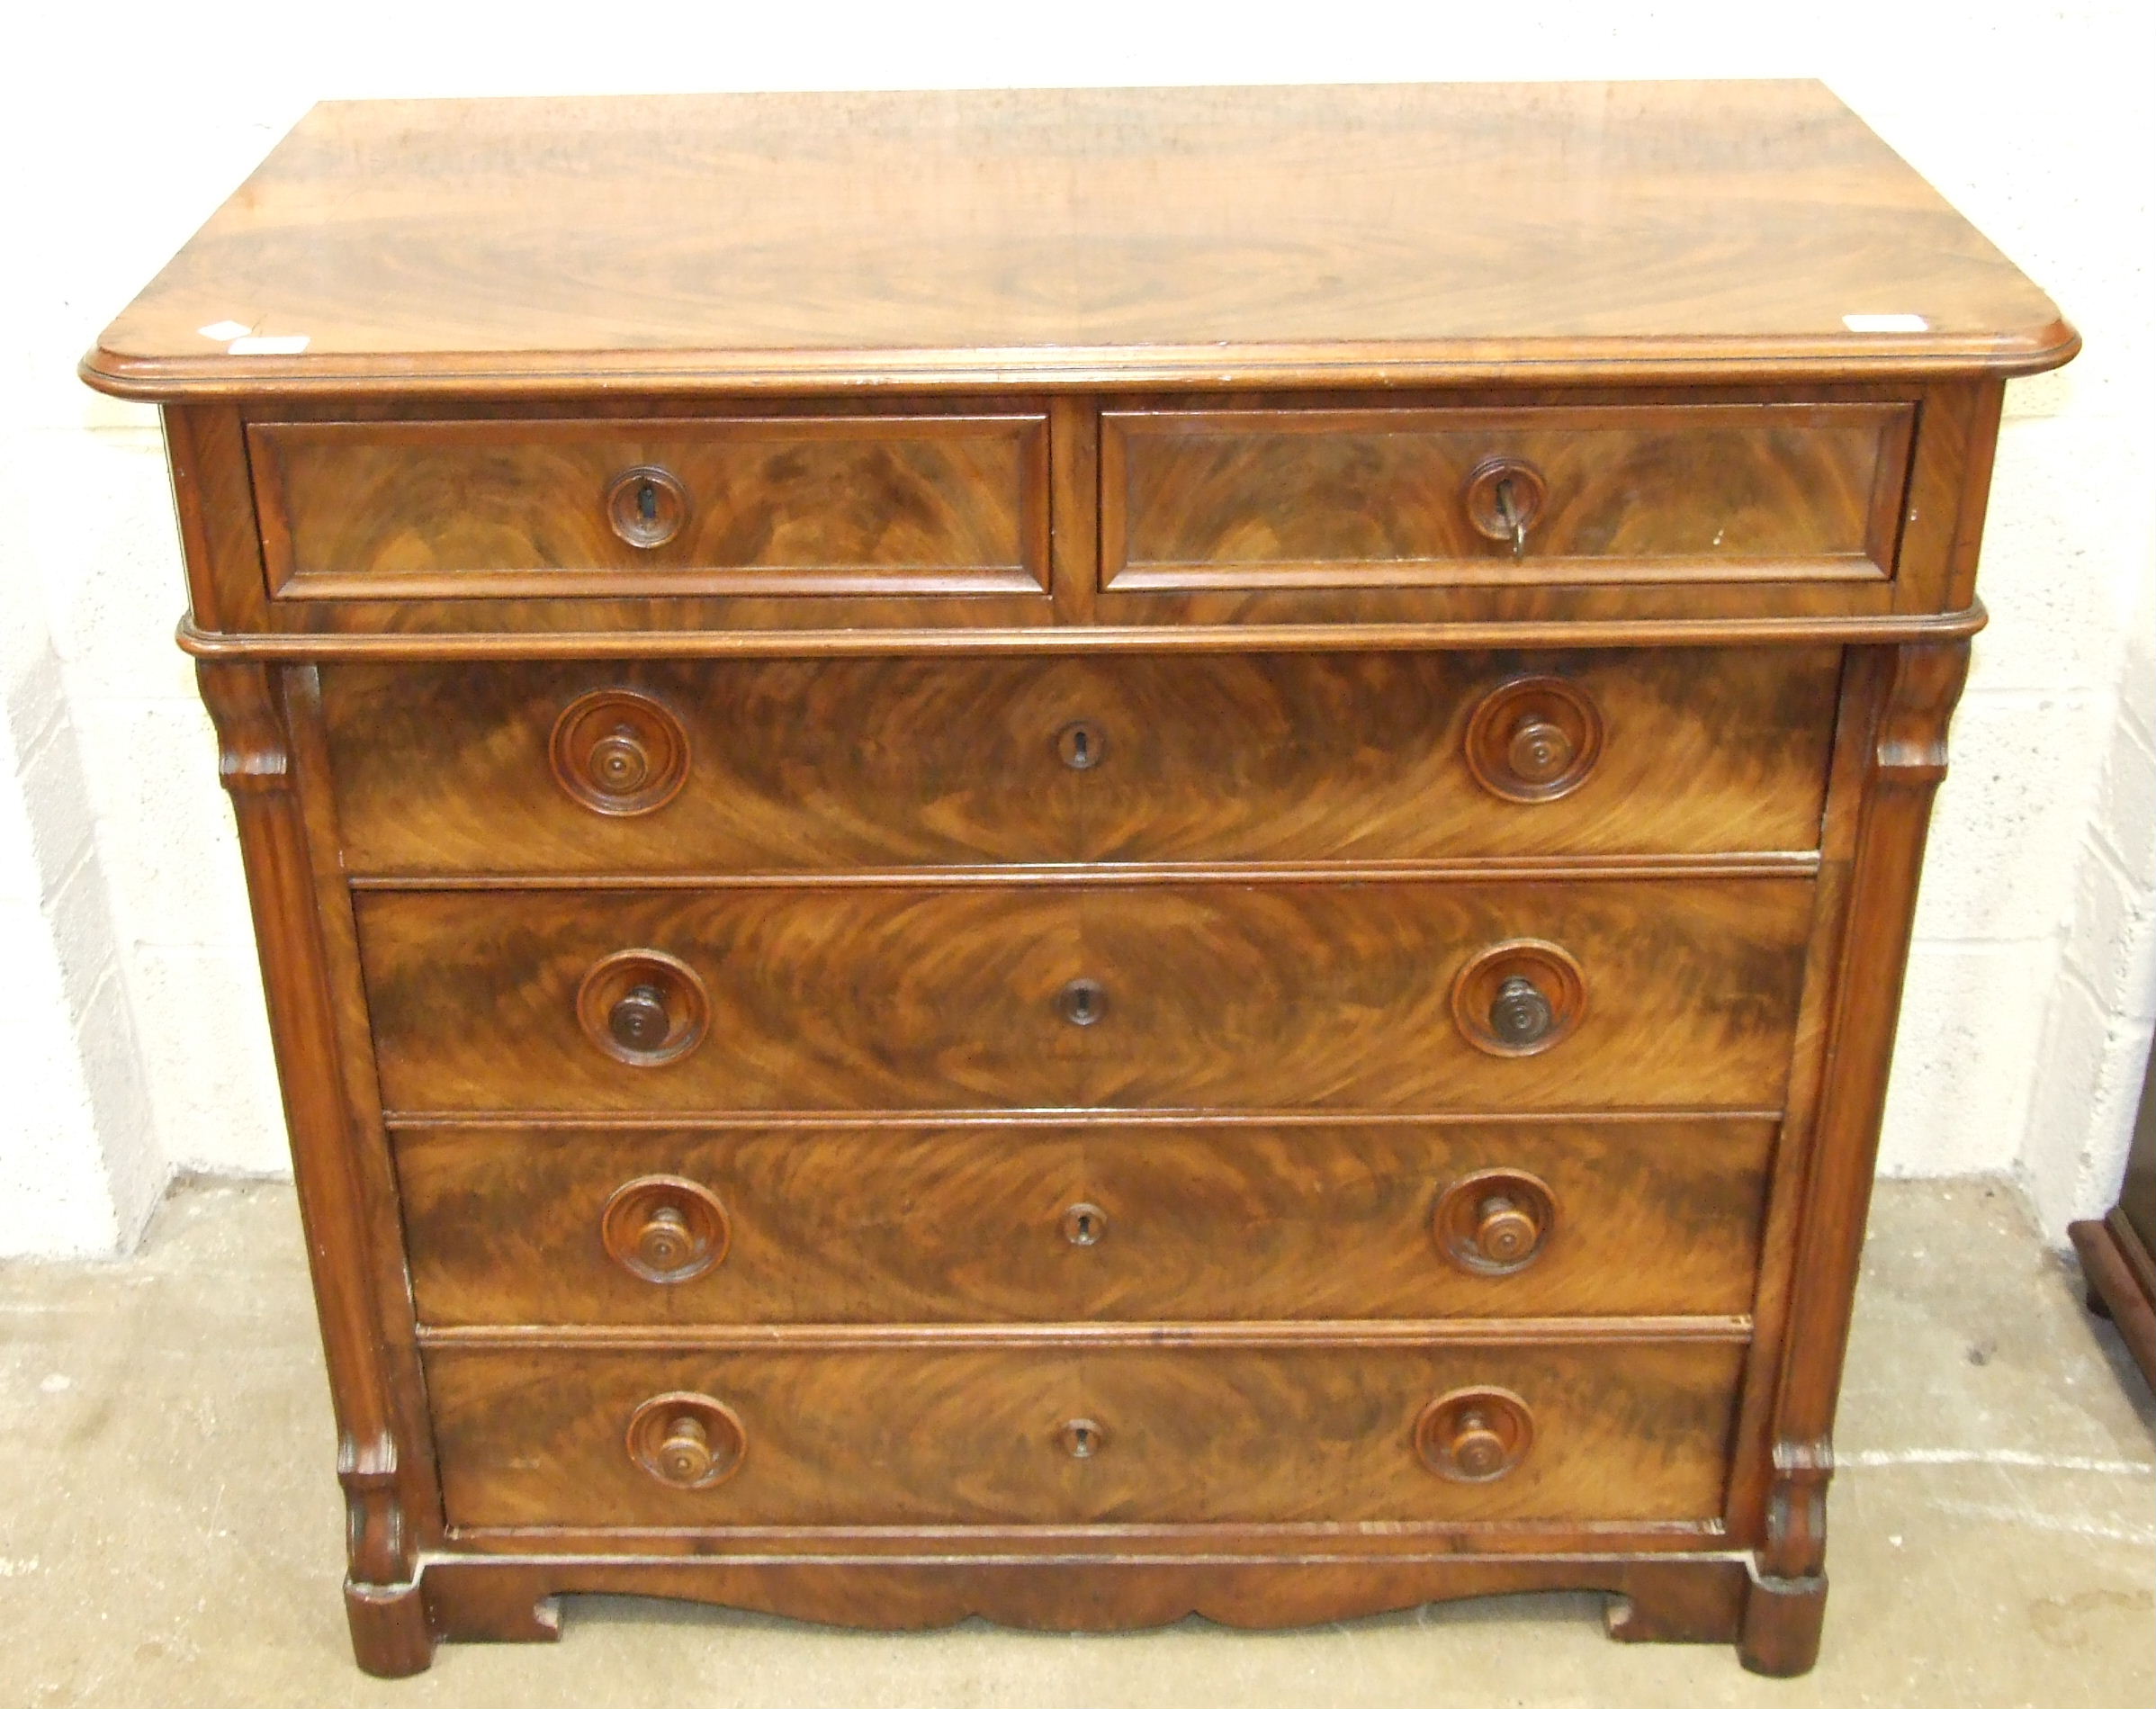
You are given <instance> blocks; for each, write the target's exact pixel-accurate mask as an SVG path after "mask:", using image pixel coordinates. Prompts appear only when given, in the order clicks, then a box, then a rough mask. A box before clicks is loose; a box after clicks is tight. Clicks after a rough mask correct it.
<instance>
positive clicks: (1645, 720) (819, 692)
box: [322, 648, 1841, 875]
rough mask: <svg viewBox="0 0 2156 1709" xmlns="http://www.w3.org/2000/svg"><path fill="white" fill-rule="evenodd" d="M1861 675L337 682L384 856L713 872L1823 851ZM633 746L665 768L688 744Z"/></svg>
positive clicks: (492, 864) (586, 672)
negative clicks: (1559, 698)
mask: <svg viewBox="0 0 2156 1709" xmlns="http://www.w3.org/2000/svg"><path fill="white" fill-rule="evenodd" d="M1840 671H1841V658H1840V653H1839V652H1838V651H1837V650H1833V649H1824V648H1811V649H1783V650H1768V649H1749V650H1738V651H1730V652H1689V653H1687V652H1639V653H1623V652H1616V653H1586V652H1575V653H1559V654H1535V653H1485V654H1465V655H1462V654H1449V653H1424V652H1406V653H1363V654H1350V655H1339V656H1327V655H1323V654H1319V655H1299V654H1288V653H1272V654H1239V655H1229V656H1225V657H1220V658H1197V659H1180V658H1179V659H1157V658H1145V657H1132V656H1114V657H1108V658H1101V659H1069V660H1056V661H1040V660H1035V659H1027V660H1019V659H1011V660H980V659H953V660H948V661H937V660H923V659H916V658H904V657H900V658H887V659H876V660H859V661H794V660H780V661H757V662H754V663H741V664H710V665H692V664H684V663H678V662H673V661H660V660H651V661H636V662H633V663H624V664H620V665H613V666H606V665H591V664H579V663H567V664H561V665H538V664H523V665H516V666H484V667H477V666H434V667H427V668H424V669H419V668H410V667H407V668H401V669H389V668H378V667H366V666H359V665H339V666H333V667H331V668H329V669H328V670H325V671H324V672H323V686H322V693H323V701H324V705H325V706H326V708H327V712H328V731H329V742H330V749H331V752H332V754H333V756H334V760H335V763H336V767H337V777H338V782H339V786H340V802H341V805H342V810H343V820H344V827H345V836H346V860H347V863H348V865H349V867H350V868H351V869H352V870H353V871H355V872H357V873H362V874H407V875H418V874H453V873H459V872H463V873H475V872H504V873H516V872H526V873H548V872H559V873H577V872H586V873H632V872H646V873H664V872H679V873H699V872H701V873H715V872H723V871H740V872H748V871H760V870H789V869H792V870H799V869H803V868H877V867H905V866H915V865H972V864H976V863H980V862H1000V861H1011V862H1062V861H1071V860H1086V861H1133V862H1135V861H1163V860H1181V861H1190V860H1271V861H1296V860H1332V859H1360V860H1414V859H1423V860H1431V859H1449V858H1457V857H1463V856H1482V855H1524V856H1535V855H1560V854H1589V855H1622V854H1650V853H1651V854H1663V853H1683V854H1691V853H1734V852H1740V851H1748V850H1807V849H1810V848H1813V847H1815V846H1816V844H1817V842H1818V841H1819V810H1820V805H1821V802H1822V800H1823V797H1824V790H1825V787H1826V756H1827V748H1828V742H1829V740H1830V738H1831V735H1832V732H1833V720H1834V707H1835V702H1836V697H1837V691H1838V685H1839V680H1840ZM1534 679H1558V680H1559V681H1561V682H1562V683H1564V684H1566V685H1567V686H1568V688H1569V689H1570V690H1571V691H1572V692H1573V693H1574V694H1575V695H1576V696H1577V697H1578V698H1579V699H1580V700H1581V701H1582V702H1584V703H1585V705H1586V708H1587V715H1588V716H1590V717H1592V719H1593V720H1594V721H1595V725H1596V727H1597V732H1598V735H1597V741H1596V749H1597V751H1596V752H1595V754H1594V755H1593V756H1592V760H1591V763H1590V764H1589V765H1588V766H1587V767H1586V769H1584V770H1583V771H1582V773H1581V775H1580V776H1579V777H1578V778H1577V782H1576V783H1574V784H1573V785H1572V787H1567V788H1565V789H1564V790H1563V791H1562V792H1561V793H1560V794H1558V795H1555V796H1546V797H1544V798H1539V799H1532V800H1528V801H1524V802H1523V801H1518V800H1512V799H1507V798H1506V797H1505V796H1503V795H1500V794H1499V793H1497V791H1498V790H1499V789H1501V788H1503V787H1505V786H1506V785H1507V784H1508V783H1509V782H1512V781H1515V780H1516V773H1515V771H1514V766H1515V765H1516V763H1517V761H1516V758H1515V756H1514V755H1513V754H1512V753H1511V752H1510V751H1509V750H1510V744H1511V743H1512V742H1513V741H1514V737H1515V736H1516V735H1517V734H1518V732H1519V726H1520V724H1521V722H1522V720H1523V718H1528V717H1530V716H1531V715H1532V714H1534V712H1535V711H1536V706H1534V705H1529V704H1517V705H1514V706H1513V707H1512V710H1511V712H1510V713H1509V714H1506V713H1505V707H1504V706H1499V707H1497V708H1496V710H1497V711H1498V712H1499V713H1500V714H1504V715H1503V716H1502V718H1501V720H1500V724H1501V727H1497V728H1495V729H1493V731H1492V732H1491V733H1490V736H1489V738H1488V740H1487V742H1486V743H1485V744H1484V745H1483V749H1482V750H1481V751H1479V752H1478V751H1477V750H1476V749H1474V748H1472V747H1471V745H1470V728H1471V726H1472V725H1473V724H1474V721H1475V720H1476V719H1477V718H1478V716H1480V715H1482V713H1483V710H1484V708H1485V706H1487V704H1488V703H1489V702H1490V700H1491V698H1492V697H1494V696H1499V695H1500V694H1501V691H1504V690H1505V689H1507V688H1508V686H1509V685H1512V684H1515V683H1519V682H1521V681H1523V680H1534ZM608 692H615V693H628V694H633V695H637V696H640V697H643V698H644V699H645V700H647V701H649V702H651V703H654V704H655V705H656V706H657V707H659V708H660V713H659V716H660V717H661V718H666V719H670V720H671V721H672V724H673V725H674V727H676V728H678V730H679V732H680V742H681V745H682V747H683V750H684V754H683V760H682V763H683V765H684V767H685V771H684V776H683V781H682V782H681V783H680V784H679V785H678V786H677V787H676V788H675V791H674V793H672V794H671V795H669V796H668V797H667V799H666V800H664V801H663V802H661V803H659V804H656V805H657V808H658V810H656V811H638V812H634V813H628V814H620V813H609V812H608V811H606V807H607V805H608V804H607V803H606V801H605V800H604V799H603V798H597V797H599V796H601V791H600V790H599V788H598V787H597V786H590V787H586V786H584V785H580V784H579V781H578V779H579V778H581V777H583V776H584V773H583V772H582V771H581V770H580V769H579V770H572V771H571V772H570V775H569V777H568V778H567V783H566V787H565V785H564V780H563V778H562V777H561V774H560V772H559V769H558V768H557V767H556V766H555V765H554V764H553V763H552V760H551V759H550V744H552V742H553V741H554V733H555V731H556V729H557V727H558V726H559V724H560V723H561V719H562V717H563V716H564V715H565V714H566V713H567V712H568V710H569V708H570V706H572V705H575V704H577V703H579V701H580V700H582V698H583V697H586V696H588V695H594V694H603V693H608ZM1511 700H1512V701H1516V700H1517V697H1516V695H1515V696H1513V697H1511ZM1508 704H1510V702H1508ZM624 717H626V718H627V719H628V721H629V722H631V723H632V724H641V723H642V720H643V717H644V715H641V714H638V713H636V712H635V711H634V710H633V709H631V711H630V712H628V713H626V714H617V715H615V716H613V717H611V718H610V719H609V720H608V721H607V727H608V729H612V728H614V727H616V726H618V724H620V723H621V722H623V719H624ZM632 735H633V738H634V739H635V740H636V741H637V742H639V743H640V744H641V749H640V751H641V752H642V766H641V769H640V777H641V776H642V773H643V772H648V771H649V769H650V768H651V767H652V766H654V765H657V764H659V763H660V758H661V757H662V755H661V749H662V746H663V744H664V742H666V741H667V740H669V738H667V737H665V736H663V735H660V734H657V733H643V732H641V731H632ZM1077 741H1085V742H1091V744H1092V745H1091V748H1090V749H1088V750H1087V751H1085V752H1083V753H1082V754H1081V753H1078V752H1076V751H1070V750H1071V743H1072V742H1077ZM585 759H586V760H587V761H588V753H587V754H586V755H585ZM1078 762H1082V763H1078ZM646 787H647V785H646V783H645V782H643V781H639V782H637V783H635V784H634V785H633V786H632V787H631V792H632V793H637V792H641V791H642V790H644V789H645V788H646Z"/></svg>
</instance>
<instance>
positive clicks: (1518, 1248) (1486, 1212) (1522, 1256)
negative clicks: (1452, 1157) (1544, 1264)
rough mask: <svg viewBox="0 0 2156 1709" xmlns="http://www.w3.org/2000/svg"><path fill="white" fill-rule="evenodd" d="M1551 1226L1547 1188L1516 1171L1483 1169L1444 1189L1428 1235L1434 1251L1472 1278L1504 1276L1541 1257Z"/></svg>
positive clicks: (1552, 1201)
mask: <svg viewBox="0 0 2156 1709" xmlns="http://www.w3.org/2000/svg"><path fill="white" fill-rule="evenodd" d="M1556 1226H1557V1197H1556V1195H1555V1194H1554V1193H1552V1192H1550V1183H1548V1182H1546V1181H1543V1180H1542V1179H1541V1177H1540V1176H1537V1175H1531V1174H1527V1173H1526V1172H1525V1171H1524V1170H1521V1169H1484V1170H1480V1171H1478V1172H1477V1173H1476V1174H1471V1175H1467V1176H1464V1177H1462V1178H1461V1179H1460V1180H1458V1181H1455V1182H1454V1183H1452V1184H1451V1186H1449V1187H1447V1188H1446V1189H1445V1191H1444V1192H1443V1193H1442V1195H1441V1196H1440V1197H1439V1199H1438V1201H1437V1210H1436V1214H1435V1215H1434V1217H1433V1219H1432V1223H1431V1232H1432V1233H1433V1235H1435V1236H1436V1237H1437V1245H1438V1249H1439V1250H1440V1251H1442V1253H1443V1254H1444V1255H1445V1256H1446V1257H1447V1258H1449V1259H1451V1261H1452V1262H1453V1263H1454V1264H1457V1265H1459V1266H1460V1268H1461V1269H1462V1270H1465V1271H1467V1272H1468V1273H1470V1274H1472V1275H1478V1276H1508V1275H1510V1274H1512V1273H1514V1271H1516V1270H1524V1269H1526V1268H1527V1266H1528V1265H1529V1264H1532V1263H1533V1262H1534V1261H1535V1260H1536V1259H1537V1258H1539V1257H1541V1255H1542V1251H1543V1248H1544V1247H1546V1246H1548V1245H1549V1244H1550V1230H1551V1229H1552V1228H1555V1227H1556Z"/></svg>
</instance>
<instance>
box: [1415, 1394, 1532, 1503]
mask: <svg viewBox="0 0 2156 1709" xmlns="http://www.w3.org/2000/svg"><path fill="white" fill-rule="evenodd" d="M1533 1443H1534V1417H1533V1415H1532V1414H1531V1413H1530V1412H1529V1411H1528V1409H1527V1403H1526V1402H1525V1401H1524V1400H1523V1399H1520V1397H1519V1396H1518V1395H1516V1394H1514V1393H1513V1392H1512V1391H1511V1390H1508V1389H1458V1390H1454V1391H1453V1392H1452V1393H1451V1394H1449V1395H1442V1396H1440V1397H1439V1398H1438V1399H1435V1400H1433V1401H1432V1402H1431V1403H1430V1404H1429V1405H1428V1406H1427V1407H1425V1408H1423V1416H1422V1417H1420V1418H1418V1419H1416V1420H1415V1449H1416V1451H1417V1452H1418V1453H1420V1454H1421V1455H1422V1457H1423V1463H1424V1464H1425V1465H1427V1466H1428V1467H1429V1468H1430V1470H1431V1471H1434V1472H1436V1473H1437V1475H1438V1476H1439V1477H1441V1478H1445V1479H1449V1480H1451V1481H1452V1482H1454V1483H1491V1482H1494V1481H1496V1480H1497V1479H1499V1478H1502V1477H1504V1476H1505V1473H1507V1472H1508V1471H1512V1469H1513V1468H1514V1466H1516V1465H1518V1464H1519V1463H1520V1462H1521V1461H1522V1460H1523V1459H1524V1458H1526V1455H1527V1451H1528V1449H1529V1448H1530V1447H1532V1445H1533Z"/></svg>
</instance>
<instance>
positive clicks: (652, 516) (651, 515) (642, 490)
mask: <svg viewBox="0 0 2156 1709" xmlns="http://www.w3.org/2000/svg"><path fill="white" fill-rule="evenodd" d="M636 514H637V515H638V516H640V517H642V518H643V519H644V520H645V521H646V522H656V521H658V520H659V489H658V488H657V487H654V486H653V485H652V484H651V482H650V481H645V482H644V483H643V484H642V486H640V487H639V488H637V489H636Z"/></svg>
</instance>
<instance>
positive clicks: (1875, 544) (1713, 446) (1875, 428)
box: [1101, 403, 1916, 589]
mask: <svg viewBox="0 0 2156 1709" xmlns="http://www.w3.org/2000/svg"><path fill="white" fill-rule="evenodd" d="M1915 414H1916V412H1915V408H1914V406H1913V405H1910V404H1905V403H1879V404H1873V403H1829V404H1719V405H1717V404H1704V405H1701V404H1694V405H1683V406H1675V405H1673V406H1659V405H1650V406H1623V407H1596V408H1580V409H1338V410H1301V409H1277V410H1236V411H1219V412H1207V411H1195V410H1183V409H1148V410H1132V411H1127V412H1121V411H1118V412H1110V413H1109V414H1107V415H1105V416H1104V417H1103V418H1102V423H1101V471H1102V479H1101V490H1102V493H1103V495H1104V499H1103V510H1102V517H1101V523H1102V535H1101V538H1102V544H1101V580H1102V583H1103V585H1105V586H1109V587H1115V588H1119V589H1145V588H1149V587H1150V588H1204V587H1276V588H1289V587H1326V586H1342V587H1350V586H1355V587H1386V586H1393V587H1412V586H1427V585H1449V584H1462V583H1473V582H1494V581H1517V580H1547V581H1557V582H1581V581H1612V580H1700V579H1705V580H1727V579H1731V578H1741V579H1748V580H1798V579H1822V578H1824V579H1833V580H1874V581H1876V580H1882V579H1883V578H1885V577H1887V576H1888V575H1890V574H1891V570H1892V566H1893V562H1894V548H1895V542H1896V540H1897V538H1898V536H1899V534H1900V526H1899V525H1900V508H1901V494H1902V491H1903V490H1904V488H1905V486H1906V484H1907V481H1908V471H1909V445H1910V434H1911V429H1912V427H1913V425H1914V421H1915ZM1508 471H1509V472H1511V473H1512V477H1513V479H1512V484H1511V485H1510V486H1509V487H1508V488H1506V490H1505V493H1504V494H1499V493H1498V491H1497V485H1498V482H1499V481H1500V480H1502V479H1503V478H1504V477H1505V474H1506V472H1508ZM1515 521H1516V522H1518V523H1519V524H1520V526H1521V529H1522V531H1521V532H1519V533H1517V534H1515V533H1514V528H1513V526H1512V524H1513V522H1515Z"/></svg>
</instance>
